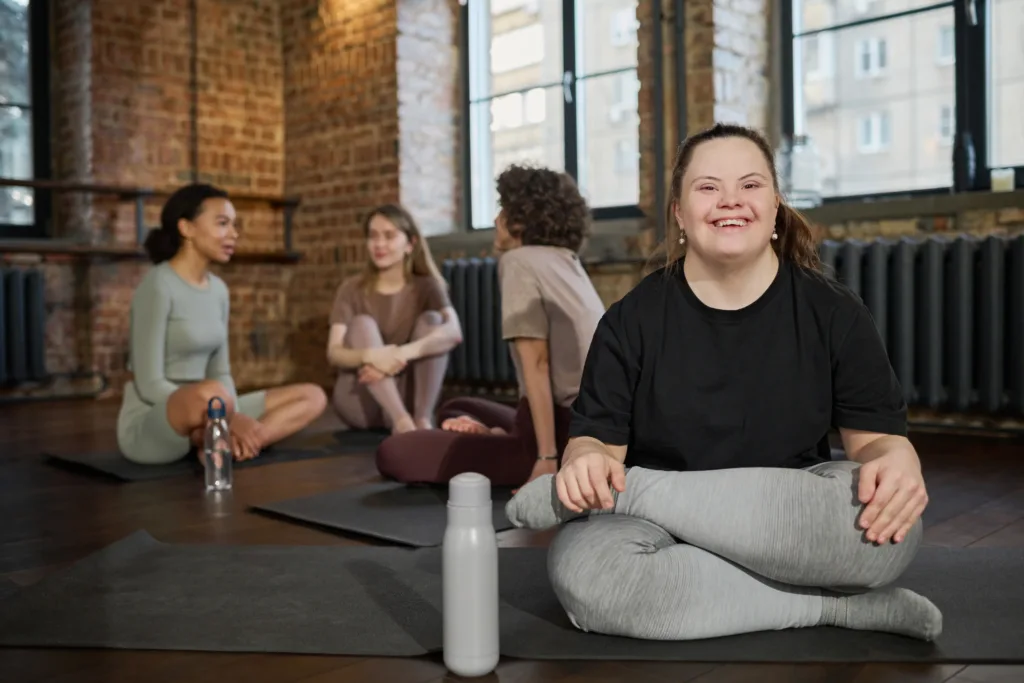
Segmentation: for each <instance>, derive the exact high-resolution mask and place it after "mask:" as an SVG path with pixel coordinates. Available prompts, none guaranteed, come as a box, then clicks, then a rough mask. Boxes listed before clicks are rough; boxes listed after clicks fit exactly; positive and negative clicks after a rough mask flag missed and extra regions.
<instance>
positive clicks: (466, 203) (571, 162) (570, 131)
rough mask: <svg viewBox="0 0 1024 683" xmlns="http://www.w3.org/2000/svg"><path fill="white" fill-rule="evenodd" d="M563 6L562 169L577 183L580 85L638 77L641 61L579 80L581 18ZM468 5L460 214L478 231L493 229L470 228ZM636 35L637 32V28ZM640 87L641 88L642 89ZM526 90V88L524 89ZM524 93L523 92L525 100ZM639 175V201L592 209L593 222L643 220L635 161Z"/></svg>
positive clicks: (463, 15) (462, 20)
mask: <svg viewBox="0 0 1024 683" xmlns="http://www.w3.org/2000/svg"><path fill="white" fill-rule="evenodd" d="M479 1H480V2H481V3H486V4H487V6H488V10H489V8H490V3H489V0H479ZM646 1H647V0H639V2H640V3H643V2H646ZM561 4H562V88H563V90H564V91H565V92H566V93H568V97H566V96H565V95H564V94H563V98H562V135H563V141H562V145H563V153H564V162H563V163H564V170H565V171H566V173H568V174H569V175H570V176H572V177H573V178H574V179H576V180H577V181H578V180H579V161H580V153H579V142H578V138H579V130H580V128H579V126H580V122H579V121H578V117H577V106H576V105H577V102H578V101H579V95H578V90H579V89H581V88H580V85H581V84H585V83H586V81H587V80H590V79H593V78H598V77H607V76H611V75H614V74H622V73H635V74H636V75H637V78H639V70H640V59H639V54H638V55H637V63H636V64H635V65H634V66H632V67H623V68H619V69H612V70H610V71H595V72H594V73H588V74H586V78H585V79H583V80H582V81H581V80H579V79H578V72H577V69H576V50H577V35H578V32H579V30H580V19H578V18H577V12H576V10H577V7H576V4H577V3H576V0H561ZM469 12H470V9H469V3H468V2H466V3H460V5H459V18H458V23H459V53H460V60H459V61H460V86H461V87H460V90H461V93H460V97H461V102H460V105H461V106H460V114H461V118H462V122H461V126H460V127H461V129H462V136H461V137H462V145H461V146H462V150H461V157H462V158H461V162H462V186H463V191H462V211H463V216H464V218H463V223H464V228H465V230H466V231H467V232H478V231H481V230H489V229H493V227H494V226H493V225H481V226H474V225H473V209H474V207H473V192H472V188H471V181H470V178H472V173H473V152H474V144H475V141H474V139H473V134H472V133H473V132H472V130H471V129H472V126H471V123H470V121H471V116H472V107H473V100H472V97H471V86H470V68H469V63H470V59H471V56H472V54H473V52H472V50H473V45H472V36H471V25H472V24H471V21H470V15H469ZM638 34H639V29H638ZM603 38H604V40H606V41H607V40H609V39H610V38H609V36H604V37H603ZM640 48H642V45H638V51H639V49H640ZM551 85H553V84H551V83H538V84H536V85H535V86H533V87H537V88H540V87H550V86H551ZM641 87H642V86H641ZM527 90H528V89H527ZM527 90H524V91H523V94H524V97H525V94H526V92H527ZM505 94H510V93H494V94H492V95H491V97H496V96H500V95H505ZM636 149H638V150H639V149H640V133H639V126H638V129H637V139H636ZM637 163H638V167H637V170H638V174H637V196H638V201H637V203H635V204H624V205H618V206H602V207H592V208H591V211H590V213H591V217H592V218H593V220H595V221H602V220H620V219H629V218H642V217H643V215H644V213H643V211H642V210H641V208H640V205H639V195H640V187H639V185H640V180H639V179H640V175H639V171H640V165H639V164H640V162H639V160H638V162H637Z"/></svg>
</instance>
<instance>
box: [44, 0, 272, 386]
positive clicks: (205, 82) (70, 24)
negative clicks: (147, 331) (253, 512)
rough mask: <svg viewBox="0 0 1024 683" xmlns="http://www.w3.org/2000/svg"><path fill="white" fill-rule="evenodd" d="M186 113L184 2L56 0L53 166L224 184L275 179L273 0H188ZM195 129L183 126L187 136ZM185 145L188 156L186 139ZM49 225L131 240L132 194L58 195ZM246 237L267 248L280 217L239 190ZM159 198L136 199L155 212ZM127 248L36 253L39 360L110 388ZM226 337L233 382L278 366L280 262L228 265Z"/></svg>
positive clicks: (102, 239)
mask: <svg viewBox="0 0 1024 683" xmlns="http://www.w3.org/2000/svg"><path fill="white" fill-rule="evenodd" d="M197 16H198V21H197V23H196V44H197V50H196V53H195V54H196V57H197V63H196V66H197V84H198V88H197V97H196V102H195V105H196V108H197V109H196V112H197V114H198V116H197V117H195V118H194V117H193V98H192V73H191V66H192V64H191V57H192V46H191V32H190V26H191V24H190V18H189V3H188V1H187V0H154V1H153V2H148V3H135V2H128V1H127V0H94V1H93V2H91V3H80V2H73V1H71V0H57V2H56V3H55V6H54V35H55V41H54V60H53V64H54V74H53V93H52V97H53V102H54V166H55V174H56V177H57V178H59V179H63V180H77V181H82V182H90V183H96V184H117V185H130V186H143V187H151V188H156V189H158V190H165V189H172V188H174V187H177V186H179V185H181V184H183V183H185V182H189V181H190V180H191V179H192V178H193V174H194V173H197V175H198V178H199V179H200V180H203V181H208V182H214V183H216V184H219V185H221V186H223V187H224V188H226V189H227V190H229V191H235V192H249V193H263V194H280V193H282V192H283V189H284V92H283V64H282V55H281V20H280V19H281V14H280V11H279V6H278V3H277V2H276V1H275V0H246V1H245V2H227V1H226V0H198V2H197ZM194 129H195V131H196V135H197V137H196V138H195V139H194V138H193V130H194ZM194 143H195V145H196V149H197V151H198V165H196V166H194V165H193V159H192V149H193V144H194ZM55 203H56V206H55V209H56V211H55V224H54V226H53V230H54V234H55V235H56V236H58V237H67V238H75V239H81V240H85V241H89V242H92V243H94V244H104V245H111V244H113V245H129V244H134V243H135V240H136V227H135V219H134V207H133V206H132V205H131V203H130V202H127V203H126V202H118V201H117V200H116V198H110V197H106V196H102V195H58V198H57V200H56V202H55ZM237 204H238V205H237V208H238V210H239V213H240V217H241V219H240V227H241V232H242V240H243V243H242V245H240V247H241V248H242V249H245V250H246V251H274V250H279V249H280V245H281V238H282V221H281V216H280V215H279V214H278V213H277V212H274V211H272V210H270V209H269V208H268V207H265V206H263V205H261V204H258V203H257V204H252V205H250V204H249V203H245V202H238V203H237ZM159 205H160V202H159V201H153V202H151V203H150V205H149V206H148V207H147V211H146V220H147V225H149V226H154V225H156V223H157V220H158V215H159ZM148 267H149V266H148V264H147V263H143V262H139V261H137V260H114V261H111V260H109V259H106V260H104V259H91V260H89V259H80V258H57V259H53V258H51V259H48V260H47V261H46V263H45V265H44V266H43V268H44V272H45V273H46V279H47V305H48V316H49V318H48V326H47V364H48V369H49V370H50V371H51V372H52V373H58V374H59V373H73V372H90V371H97V372H100V373H102V374H104V375H106V376H107V377H108V378H109V379H110V381H111V388H112V390H111V392H110V393H111V394H118V393H119V392H120V387H121V384H122V383H123V380H124V375H125V368H124V365H125V363H124V361H125V353H126V350H127V334H128V318H127V315H126V313H127V310H128V307H129V304H130V301H131V294H132V291H133V289H134V287H135V286H136V284H137V283H138V281H139V279H140V278H141V277H142V275H143V274H144V273H145V272H146V269H147V268H148ZM218 272H219V274H220V275H221V276H222V277H224V278H225V279H226V281H227V282H228V284H229V286H231V287H232V304H233V310H232V324H231V340H232V352H233V355H234V362H235V369H236V374H237V376H238V380H239V384H240V385H242V386H252V385H259V384H265V383H272V382H277V381H283V380H284V379H286V378H287V377H288V376H289V375H290V374H291V366H290V361H289V359H290V358H291V354H290V353H289V350H288V348H287V344H288V340H289V335H288V331H289V329H290V326H289V325H288V323H287V320H286V318H287V315H286V312H287V306H286V302H285V301H284V298H283V297H284V293H285V292H287V289H288V284H289V282H290V280H291V275H292V273H291V267H288V266H279V265H273V266H272V265H240V264H236V265H229V266H227V267H224V268H220V269H219V271H218Z"/></svg>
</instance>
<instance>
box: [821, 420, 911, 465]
mask: <svg viewBox="0 0 1024 683" xmlns="http://www.w3.org/2000/svg"><path fill="white" fill-rule="evenodd" d="M839 435H840V436H841V437H842V439H843V449H844V450H845V451H846V457H847V459H848V460H850V461H852V462H857V463H860V464H862V465H864V464H866V463H869V462H871V461H872V460H877V459H878V458H880V457H882V456H883V455H889V454H890V453H893V452H896V451H901V452H904V453H907V454H913V455H914V457H915V458H917V451H916V450H915V449H914V446H913V444H911V443H910V439H908V438H907V437H905V436H896V435H894V434H879V433H876V432H865V431H860V430H857V429H846V428H840V430H839Z"/></svg>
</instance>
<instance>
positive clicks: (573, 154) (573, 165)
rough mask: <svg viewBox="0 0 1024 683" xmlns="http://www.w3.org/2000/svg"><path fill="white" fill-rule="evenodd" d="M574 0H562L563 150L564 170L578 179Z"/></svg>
mask: <svg viewBox="0 0 1024 683" xmlns="http://www.w3.org/2000/svg"><path fill="white" fill-rule="evenodd" d="M576 35H577V30H576V0H562V72H563V74H565V75H567V78H566V79H565V80H563V82H562V83H563V85H562V93H563V97H562V102H563V111H562V116H563V129H564V140H563V143H562V144H563V151H564V154H565V171H566V173H568V174H569V175H571V176H572V177H573V178H576V179H577V181H579V165H580V164H579V151H578V150H579V145H578V142H577V141H578V137H579V133H578V128H577V123H576V102H577V100H578V99H579V98H578V97H577V89H576Z"/></svg>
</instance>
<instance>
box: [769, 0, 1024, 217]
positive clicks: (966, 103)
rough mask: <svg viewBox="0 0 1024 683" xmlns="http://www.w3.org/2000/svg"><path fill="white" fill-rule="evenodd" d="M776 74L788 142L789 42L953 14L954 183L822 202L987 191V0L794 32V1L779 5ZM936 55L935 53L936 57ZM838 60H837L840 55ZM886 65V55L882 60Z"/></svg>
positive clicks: (952, 0) (955, 0) (1023, 180)
mask: <svg viewBox="0 0 1024 683" xmlns="http://www.w3.org/2000/svg"><path fill="white" fill-rule="evenodd" d="M780 2H781V6H780V7H779V10H780V12H779V29H780V44H781V45H780V50H779V60H780V70H781V76H782V78H781V81H782V88H781V90H782V97H781V100H782V102H781V121H780V124H781V125H780V131H779V132H780V133H781V135H782V138H783V139H791V138H792V136H793V134H794V132H795V118H796V116H795V115H796V111H795V106H796V101H797V99H798V96H799V93H798V92H797V90H796V87H797V84H796V82H795V75H796V74H795V67H796V65H795V62H794V43H795V41H796V40H797V39H799V38H800V37H807V36H811V35H819V36H820V35H825V34H828V33H832V34H834V33H835V32H836V31H838V30H842V29H845V28H852V27H855V26H865V25H870V24H875V23H882V22H887V21H891V20H893V19H898V18H902V17H908V16H913V15H916V14H923V13H926V12H931V11H935V10H937V9H941V8H949V7H951V8H952V10H953V17H954V20H953V45H954V57H953V59H954V64H953V67H954V70H955V71H954V74H955V75H954V93H953V119H954V120H953V128H954V132H953V139H952V145H951V147H952V150H953V151H954V153H953V155H952V158H953V160H952V161H951V163H952V167H953V168H952V170H953V182H952V185H951V186H946V187H935V188H924V189H908V190H894V191H891V192H881V193H872V194H866V195H838V196H830V197H823V198H822V201H823V203H825V204H831V203H840V202H849V201H876V200H878V199H880V198H889V199H892V198H898V197H921V196H928V195H936V194H948V193H949V192H950V191H953V192H956V193H966V192H987V191H988V190H990V189H991V187H992V184H991V171H992V169H993V168H994V167H993V166H991V165H990V163H989V154H988V138H989V132H990V131H989V127H988V123H989V98H990V91H989V87H990V78H991V74H990V72H989V69H988V66H989V64H988V53H989V45H990V34H989V21H988V17H989V1H988V0H945V1H935V2H933V3H929V4H927V5H922V6H921V7H915V8H913V9H909V10H904V11H900V12H892V13H889V14H884V15H878V16H871V17H865V18H858V19H855V20H853V21H846V22H842V23H839V24H833V25H830V26H828V27H826V28H824V29H814V30H808V31H803V32H801V33H799V34H795V35H794V32H793V26H794V23H793V11H794V8H793V0H780ZM937 57H938V54H936V58H937ZM840 58H842V56H841V55H840ZM886 62H887V65H888V55H886ZM858 134H859V133H858ZM1011 168H1012V169H1013V171H1014V176H1015V177H1014V189H1015V190H1021V189H1024V165H1019V166H1015V167H1011Z"/></svg>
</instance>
